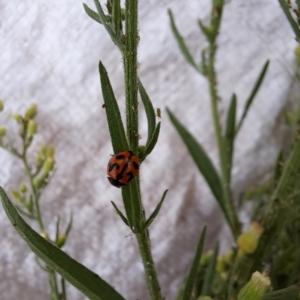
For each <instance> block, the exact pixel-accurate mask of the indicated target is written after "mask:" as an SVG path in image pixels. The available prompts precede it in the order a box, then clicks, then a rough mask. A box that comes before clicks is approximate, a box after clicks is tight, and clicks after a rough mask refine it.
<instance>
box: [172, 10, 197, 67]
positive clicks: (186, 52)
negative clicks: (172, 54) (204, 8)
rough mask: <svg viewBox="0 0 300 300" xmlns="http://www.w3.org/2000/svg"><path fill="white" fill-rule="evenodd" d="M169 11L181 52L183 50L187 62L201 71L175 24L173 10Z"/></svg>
mask: <svg viewBox="0 0 300 300" xmlns="http://www.w3.org/2000/svg"><path fill="white" fill-rule="evenodd" d="M168 13H169V17H170V22H171V28H172V31H173V34H174V36H175V38H176V40H177V43H178V46H179V49H180V50H181V52H182V54H183V56H184V57H185V59H186V60H187V62H188V63H189V64H190V65H191V66H192V67H194V68H195V69H196V70H197V71H198V72H199V69H198V67H197V65H196V63H195V61H194V59H193V57H192V55H191V54H190V52H189V49H188V48H187V46H186V45H185V42H184V39H183V38H182V36H181V35H180V33H179V31H178V29H177V27H176V25H175V22H174V17H173V14H172V11H171V10H170V9H169V10H168Z"/></svg>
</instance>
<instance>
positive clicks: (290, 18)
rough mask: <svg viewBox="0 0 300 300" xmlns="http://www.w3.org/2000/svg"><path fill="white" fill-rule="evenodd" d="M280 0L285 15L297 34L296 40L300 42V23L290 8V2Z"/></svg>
mask: <svg viewBox="0 0 300 300" xmlns="http://www.w3.org/2000/svg"><path fill="white" fill-rule="evenodd" d="M278 1H279V4H280V6H281V8H282V10H283V12H284V14H285V16H286V17H287V19H288V21H289V23H290V25H291V27H292V29H293V31H294V33H295V35H296V41H297V42H299V41H300V29H299V25H298V24H297V22H296V21H295V20H294V18H293V16H292V14H291V12H290V10H289V7H288V4H287V2H286V0H278Z"/></svg>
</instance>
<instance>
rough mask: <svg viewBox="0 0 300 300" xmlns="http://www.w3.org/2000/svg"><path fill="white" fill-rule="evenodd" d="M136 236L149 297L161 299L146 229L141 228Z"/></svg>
mask: <svg viewBox="0 0 300 300" xmlns="http://www.w3.org/2000/svg"><path fill="white" fill-rule="evenodd" d="M136 238H137V241H138V245H139V249H140V253H141V256H142V260H143V264H144V268H145V272H146V280H147V284H148V289H149V291H150V296H151V299H153V300H162V299H163V297H162V295H161V291H160V286H159V282H158V278H157V274H156V270H155V266H154V261H153V258H152V254H151V247H150V240H149V238H148V232H147V230H143V231H142V232H141V233H137V234H136Z"/></svg>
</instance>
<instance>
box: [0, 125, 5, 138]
mask: <svg viewBox="0 0 300 300" xmlns="http://www.w3.org/2000/svg"><path fill="white" fill-rule="evenodd" d="M5 135H6V128H4V127H1V128H0V137H3V136H5Z"/></svg>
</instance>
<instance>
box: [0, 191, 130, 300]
mask: <svg viewBox="0 0 300 300" xmlns="http://www.w3.org/2000/svg"><path fill="white" fill-rule="evenodd" d="M0 197H1V202H2V205H3V208H4V210H5V213H6V214H7V216H8V218H9V220H10V222H11V223H12V225H13V226H14V228H15V229H16V230H17V232H18V233H19V235H20V236H21V237H22V238H23V239H24V241H25V242H26V243H27V245H28V246H29V248H30V249H31V250H32V251H33V252H34V253H35V254H36V255H37V256H38V257H39V258H40V259H41V260H43V261H44V262H45V263H46V264H47V265H48V266H49V267H50V268H52V269H53V270H55V271H56V272H57V273H59V274H60V275H61V276H62V277H64V278H65V279H66V280H68V281H69V282H70V283H71V284H73V285H74V286H75V287H76V288H77V289H78V290H80V291H81V292H82V293H83V294H85V295H86V296H87V297H88V298H89V299H92V300H107V299H114V300H125V299H124V298H123V297H122V296H121V295H120V294H119V293H118V292H117V291H115V290H114V289H113V288H112V287H111V286H110V285H109V284H108V283H106V282H105V281H104V280H102V279H101V278H100V277H99V276H98V275H97V274H95V273H94V272H92V271H91V270H89V269H87V268H86V267H85V266H83V265H82V264H80V263H79V262H77V261H76V260H74V259H73V258H72V257H70V256H69V255H67V254H66V253H65V252H63V251H62V250H60V249H59V248H58V247H56V246H54V245H53V244H52V243H50V242H48V241H47V240H45V239H44V238H43V237H41V236H40V235H39V234H38V233H37V232H35V231H34V230H33V229H32V228H31V227H30V226H29V225H28V224H27V223H26V222H25V221H24V220H23V219H22V217H21V216H20V215H19V214H18V212H17V210H16V209H15V207H14V206H13V204H12V202H11V201H10V200H9V198H8V197H7V195H6V193H5V191H4V190H3V188H2V187H0Z"/></svg>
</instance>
